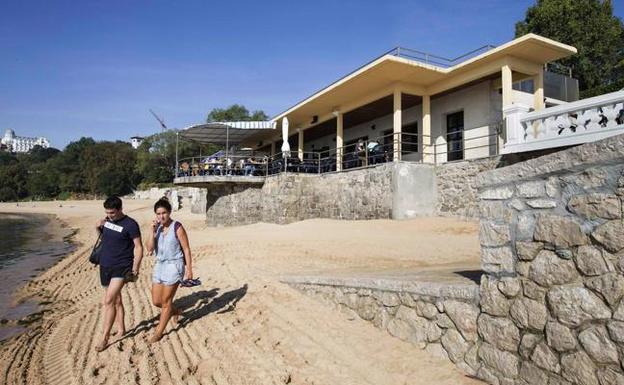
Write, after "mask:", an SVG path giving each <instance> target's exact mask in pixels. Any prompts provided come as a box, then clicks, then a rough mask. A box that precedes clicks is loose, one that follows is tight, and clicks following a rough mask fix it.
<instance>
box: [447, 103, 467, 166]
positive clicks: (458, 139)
mask: <svg viewBox="0 0 624 385" xmlns="http://www.w3.org/2000/svg"><path fill="white" fill-rule="evenodd" d="M446 146H447V156H446V159H447V160H448V161H452V160H461V159H464V111H459V112H455V113H454V114H448V115H446Z"/></svg>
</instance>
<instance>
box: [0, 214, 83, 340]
mask: <svg viewBox="0 0 624 385" xmlns="http://www.w3.org/2000/svg"><path fill="white" fill-rule="evenodd" d="M0 217H5V218H8V219H26V220H34V221H35V222H37V221H39V220H40V219H41V218H45V220H46V222H45V223H43V224H42V223H37V224H36V225H34V226H33V227H32V228H31V229H30V230H31V231H33V232H37V233H39V232H41V233H43V234H44V236H43V239H38V240H35V239H29V240H27V241H26V242H25V243H24V244H23V245H22V246H21V247H22V248H23V249H26V250H28V253H27V254H26V255H24V256H20V257H17V258H16V260H15V261H14V262H13V263H10V264H9V265H7V266H5V267H3V268H2V269H0V276H3V275H4V276H7V275H8V276H11V275H17V276H18V277H19V278H18V282H16V285H15V286H14V287H12V288H11V289H10V290H7V292H6V293H0V298H2V297H5V301H6V303H4V304H3V305H2V306H3V307H4V313H2V312H0V344H2V343H4V342H5V341H7V340H9V339H11V338H13V337H15V336H17V335H19V334H21V333H24V332H26V331H28V329H29V327H30V326H31V325H32V324H33V323H35V322H37V321H38V320H39V319H40V318H41V316H42V314H43V313H45V312H46V311H48V310H47V309H46V301H44V300H43V299H41V298H39V297H38V294H37V293H36V292H32V291H31V292H26V291H25V288H26V287H28V285H29V284H30V283H31V282H33V281H34V280H36V279H38V278H39V277H41V276H42V275H43V274H45V273H46V271H48V270H49V269H50V268H52V267H53V266H54V265H56V264H58V263H59V262H61V261H62V260H63V259H65V258H67V257H68V256H70V255H71V254H72V253H73V252H74V251H75V250H76V249H77V248H78V247H79V244H78V242H77V241H76V240H75V236H76V234H77V233H78V230H79V229H78V228H72V227H71V226H69V224H68V223H67V222H66V221H64V220H63V219H61V218H60V217H59V216H58V215H56V214H47V213H12V212H9V213H5V212H2V211H0ZM59 225H60V226H59ZM59 242H62V245H63V246H61V245H56V248H54V247H55V245H54V244H55V243H59ZM50 257H52V258H54V260H53V261H52V262H51V263H46V262H49V261H46V260H45V259H44V258H50ZM12 278H15V277H12Z"/></svg>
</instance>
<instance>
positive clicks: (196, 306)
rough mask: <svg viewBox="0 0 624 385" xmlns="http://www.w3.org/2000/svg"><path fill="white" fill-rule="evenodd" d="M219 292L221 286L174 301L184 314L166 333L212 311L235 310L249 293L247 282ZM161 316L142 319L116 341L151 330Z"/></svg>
mask: <svg viewBox="0 0 624 385" xmlns="http://www.w3.org/2000/svg"><path fill="white" fill-rule="evenodd" d="M218 293H219V288H214V289H210V290H201V291H196V292H193V293H191V294H189V295H187V296H184V297H181V298H178V299H176V300H175V301H173V304H174V305H175V307H177V308H178V309H180V311H181V312H182V316H181V317H180V321H179V323H178V326H177V327H176V328H174V329H172V330H170V331H168V332H166V333H165V334H164V335H167V334H169V333H171V332H174V331H178V330H180V329H182V328H185V327H186V326H188V324H190V323H191V322H193V321H195V320H198V319H200V318H202V317H205V316H207V315H208V314H210V313H217V314H223V313H227V312H230V311H233V310H234V309H235V308H236V304H237V303H238V301H240V300H241V299H242V298H243V297H244V296H245V295H246V294H247V284H244V285H243V286H241V287H239V288H238V289H234V290H230V291H227V292H225V293H223V294H221V295H220V296H218V297H217V294H218ZM159 318H160V314H158V315H157V316H154V317H152V318H150V319H147V320H144V321H141V322H140V323H138V324H137V325H136V326H135V327H133V328H132V329H130V330H128V331H127V333H126V334H125V335H124V336H123V337H122V338H120V339H119V340H117V341H115V343H117V342H120V341H123V340H125V339H126V338H131V337H135V336H137V335H138V334H140V333H143V332H147V331H149V330H150V329H152V328H154V327H155V326H156V325H157V324H158V319H159Z"/></svg>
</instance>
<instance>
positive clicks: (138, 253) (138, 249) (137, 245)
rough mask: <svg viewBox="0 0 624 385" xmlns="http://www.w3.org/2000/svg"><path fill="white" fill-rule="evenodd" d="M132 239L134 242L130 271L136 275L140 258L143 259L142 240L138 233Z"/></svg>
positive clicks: (139, 266)
mask: <svg viewBox="0 0 624 385" xmlns="http://www.w3.org/2000/svg"><path fill="white" fill-rule="evenodd" d="M132 241H133V242H134V264H133V266H132V272H133V273H134V274H135V275H136V274H139V269H140V268H141V260H142V259H143V241H142V240H141V236H140V235H139V236H138V237H136V238H134V239H133V240H132Z"/></svg>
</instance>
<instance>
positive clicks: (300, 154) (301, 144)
mask: <svg viewBox="0 0 624 385" xmlns="http://www.w3.org/2000/svg"><path fill="white" fill-rule="evenodd" d="M297 132H298V133H299V145H298V150H299V160H301V161H303V130H302V129H301V128H298V129H297Z"/></svg>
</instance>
